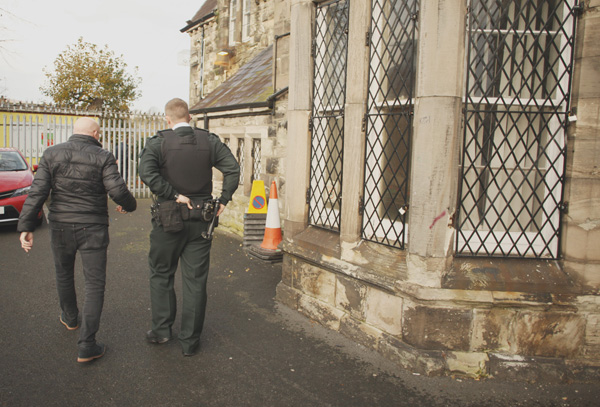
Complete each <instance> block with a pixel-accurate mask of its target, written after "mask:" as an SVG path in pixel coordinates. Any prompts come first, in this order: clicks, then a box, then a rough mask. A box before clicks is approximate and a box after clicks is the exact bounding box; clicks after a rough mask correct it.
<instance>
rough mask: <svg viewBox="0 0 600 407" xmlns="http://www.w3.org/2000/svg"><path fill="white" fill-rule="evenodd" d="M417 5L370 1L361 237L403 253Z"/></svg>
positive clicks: (410, 0)
mask: <svg viewBox="0 0 600 407" xmlns="http://www.w3.org/2000/svg"><path fill="white" fill-rule="evenodd" d="M417 11H418V1H417V0H408V1H406V0H373V2H372V17H371V32H370V63H369V93H368V100H367V109H368V111H367V116H366V151H365V154H366V155H365V185H364V195H363V209H364V212H363V225H362V237H363V238H364V239H366V240H371V241H374V242H378V243H382V244H385V245H389V246H394V247H399V248H402V249H403V248H404V244H405V240H406V225H405V222H406V215H407V213H406V212H407V208H408V193H409V162H410V160H409V158H410V138H411V132H412V113H413V87H414V79H415V62H416V49H417V47H416V33H417V21H416V16H417Z"/></svg>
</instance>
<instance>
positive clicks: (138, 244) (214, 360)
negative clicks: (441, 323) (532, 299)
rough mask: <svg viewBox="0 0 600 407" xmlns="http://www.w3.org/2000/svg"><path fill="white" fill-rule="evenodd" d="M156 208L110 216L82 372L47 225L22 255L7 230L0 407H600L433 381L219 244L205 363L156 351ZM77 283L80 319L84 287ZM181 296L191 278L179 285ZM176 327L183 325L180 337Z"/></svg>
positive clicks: (587, 398)
mask: <svg viewBox="0 0 600 407" xmlns="http://www.w3.org/2000/svg"><path fill="white" fill-rule="evenodd" d="M149 204H150V202H149V201H148V200H141V201H139V209H138V211H136V212H134V213H132V214H127V215H121V214H118V213H117V212H116V211H114V206H111V212H110V213H111V215H110V216H111V226H110V233H111V244H110V248H109V263H108V282H107V291H106V299H105V307H104V312H103V315H102V323H101V327H100V332H99V333H98V340H100V341H102V342H104V343H106V344H107V345H108V350H107V353H106V355H105V356H104V357H103V358H101V359H98V360H96V361H94V362H92V363H89V364H86V365H83V366H82V365H81V364H78V363H77V362H76V357H77V348H76V342H77V332H78V331H75V332H71V331H67V330H66V329H65V328H64V327H63V326H62V325H61V324H60V323H59V321H58V316H59V314H60V309H59V306H58V300H57V295H56V287H55V282H54V271H53V261H52V254H51V251H50V244H49V237H48V225H47V224H44V225H43V226H42V227H41V228H40V229H39V230H38V231H36V233H35V235H34V248H33V250H32V251H31V252H30V253H29V254H26V253H25V252H24V251H22V250H21V248H20V245H19V242H18V234H17V233H16V232H15V228H14V227H1V228H0V321H1V324H2V325H1V326H0V369H1V372H0V406H11V407H12V406H236V407H237V406H256V407H264V406H345V407H351V406H412V407H415V406H416V407H418V406H427V407H431V406H482V407H485V406H544V407H546V406H596V405H598V403H599V402H598V400H597V399H598V385H597V384H596V383H570V384H564V383H563V384H549V383H524V382H505V381H500V380H498V379H486V380H481V381H475V380H471V379H465V378H459V377H433V378H431V377H423V376H418V375H414V374H412V373H411V372H409V371H406V370H403V369H401V368H399V367H397V366H395V365H393V364H391V363H390V362H388V361H387V360H385V359H384V358H382V357H381V356H380V355H378V354H377V353H375V352H373V351H371V350H369V349H366V348H364V347H362V346H360V345H357V344H355V343H353V342H351V341H349V340H347V339H345V338H344V337H342V336H341V335H339V334H337V333H335V332H331V331H329V330H326V329H324V328H322V327H321V326H320V325H318V324H316V323H314V322H312V321H310V320H308V319H306V318H305V317H303V316H301V315H300V314H298V313H296V312H294V311H291V310H289V309H288V308H286V307H285V306H283V305H280V304H278V303H276V302H275V301H274V296H275V288H276V286H277V283H278V282H279V280H280V276H281V263H279V264H268V263H265V262H262V261H260V260H257V259H254V258H252V257H250V256H247V255H246V253H245V252H244V250H243V249H242V241H241V238H240V237H238V236H236V235H233V234H230V233H228V232H226V231H224V230H218V233H217V235H216V236H215V239H214V244H213V250H212V263H211V271H210V277H209V300H208V311H207V317H206V322H205V328H204V333H203V335H202V344H201V350H200V352H199V353H198V354H197V355H196V356H194V357H190V358H184V357H183V356H182V354H181V350H180V348H179V345H178V343H177V341H171V342H169V343H168V344H166V345H161V346H157V345H151V344H148V343H146V342H145V340H144V335H145V332H146V331H147V330H148V329H149V327H150V311H149V290H148V268H147V251H148V234H149V231H150V221H149V209H148V207H149ZM77 267H78V268H77V270H76V278H77V287H78V293H79V301H80V306H81V303H82V301H83V276H82V273H81V266H80V264H79V263H78V264H77ZM176 285H177V287H178V290H179V288H180V287H179V285H180V279H179V275H178V276H177V283H176ZM177 331H178V323H177V324H176V325H175V334H176V333H177Z"/></svg>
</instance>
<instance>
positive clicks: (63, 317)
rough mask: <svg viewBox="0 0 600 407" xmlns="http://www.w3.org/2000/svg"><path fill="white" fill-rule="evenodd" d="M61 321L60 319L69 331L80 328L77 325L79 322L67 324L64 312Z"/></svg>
mask: <svg viewBox="0 0 600 407" xmlns="http://www.w3.org/2000/svg"><path fill="white" fill-rule="evenodd" d="M59 319H60V323H61V324H63V325H64V326H66V327H67V329H68V330H69V331H74V330H76V329H77V328H79V325H78V324H77V320H75V322H67V318H66V317H65V313H64V312H63V313H62V314H60V318H59Z"/></svg>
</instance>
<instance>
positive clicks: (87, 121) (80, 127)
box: [73, 117, 100, 140]
mask: <svg viewBox="0 0 600 407" xmlns="http://www.w3.org/2000/svg"><path fill="white" fill-rule="evenodd" d="M73 132H74V133H75V134H84V135H86V136H92V137H93V138H95V139H96V140H98V139H99V138H100V125H99V124H98V122H97V121H96V120H94V119H91V118H89V117H81V118H79V119H77V120H76V121H75V124H74V125H73Z"/></svg>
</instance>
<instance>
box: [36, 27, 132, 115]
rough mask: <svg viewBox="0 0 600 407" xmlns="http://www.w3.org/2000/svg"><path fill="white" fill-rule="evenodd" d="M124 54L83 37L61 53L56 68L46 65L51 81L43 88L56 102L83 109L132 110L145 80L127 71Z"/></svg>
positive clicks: (48, 80)
mask: <svg viewBox="0 0 600 407" xmlns="http://www.w3.org/2000/svg"><path fill="white" fill-rule="evenodd" d="M126 68H127V64H126V63H125V62H124V60H123V56H122V55H121V56H119V57H117V56H115V54H114V52H113V51H111V50H109V49H108V46H107V45H105V46H104V48H99V47H98V46H97V45H95V44H91V43H89V42H85V41H84V40H83V38H79V40H78V41H77V43H76V44H74V45H69V46H67V49H66V50H65V51H63V52H62V53H61V54H59V55H58V57H57V58H56V60H55V61H54V69H53V70H49V69H47V68H44V74H45V75H46V78H47V82H46V84H45V85H44V86H42V87H40V91H41V92H42V93H43V94H44V95H46V96H49V97H51V98H52V99H53V100H54V102H55V103H57V104H59V105H63V106H69V107H74V108H82V109H93V110H99V109H109V110H119V111H128V110H129V107H130V104H131V103H132V102H133V101H134V100H136V99H137V98H138V97H140V96H141V91H140V90H139V89H138V87H139V85H140V83H141V79H140V78H139V77H137V76H135V75H136V74H137V67H136V68H135V69H134V74H133V75H132V74H130V73H128V72H127V71H126Z"/></svg>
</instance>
